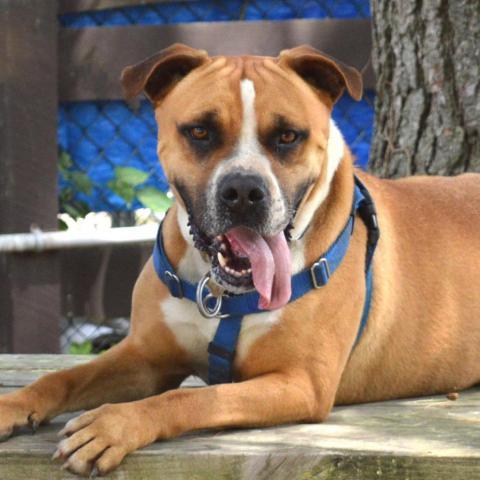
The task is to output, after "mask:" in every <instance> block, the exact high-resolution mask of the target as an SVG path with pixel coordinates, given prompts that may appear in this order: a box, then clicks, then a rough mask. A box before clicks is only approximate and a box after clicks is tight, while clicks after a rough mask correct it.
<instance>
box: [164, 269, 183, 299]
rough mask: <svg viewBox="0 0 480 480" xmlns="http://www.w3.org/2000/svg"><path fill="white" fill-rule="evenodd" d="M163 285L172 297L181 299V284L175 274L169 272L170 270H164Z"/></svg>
mask: <svg viewBox="0 0 480 480" xmlns="http://www.w3.org/2000/svg"><path fill="white" fill-rule="evenodd" d="M165 283H166V284H167V286H168V289H169V290H170V293H171V294H172V296H174V297H176V298H183V288H182V282H181V281H180V279H179V278H178V277H177V275H176V274H175V273H173V272H171V271H170V270H166V271H165Z"/></svg>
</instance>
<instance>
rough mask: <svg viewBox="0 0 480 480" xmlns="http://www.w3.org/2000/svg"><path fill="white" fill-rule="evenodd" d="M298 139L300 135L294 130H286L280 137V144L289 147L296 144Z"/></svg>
mask: <svg viewBox="0 0 480 480" xmlns="http://www.w3.org/2000/svg"><path fill="white" fill-rule="evenodd" d="M297 139H298V133H297V132H295V131H294V130H285V131H284V132H282V133H281V134H280V136H279V137H278V143H280V144H281V145H289V144H292V143H295V142H296V141H297Z"/></svg>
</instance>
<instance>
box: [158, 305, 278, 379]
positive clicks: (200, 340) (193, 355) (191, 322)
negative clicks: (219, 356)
mask: <svg viewBox="0 0 480 480" xmlns="http://www.w3.org/2000/svg"><path fill="white" fill-rule="evenodd" d="M160 308H161V311H162V314H163V318H164V321H165V323H166V324H167V325H168V327H169V328H170V330H171V331H172V332H173V334H174V336H175V339H176V341H177V342H178V344H179V345H180V347H182V348H183V349H184V350H185V351H186V352H187V353H188V355H189V357H190V359H191V361H192V364H193V366H194V368H195V370H196V373H197V374H198V375H199V376H200V377H201V378H203V379H204V380H206V379H207V376H208V375H207V373H208V353H207V348H208V344H209V342H210V341H211V340H212V339H213V337H214V336H215V332H216V330H217V327H218V324H219V320H218V319H216V318H204V317H203V316H202V315H200V313H199V311H198V309H197V305H196V304H195V303H194V302H192V301H190V300H186V299H178V298H174V297H169V298H168V299H166V300H164V301H162V302H161V303H160ZM281 312H282V311H281V310H276V311H274V312H264V313H257V314H253V315H245V316H244V317H243V320H242V328H241V331H240V337H239V339H238V344H237V348H236V359H237V361H239V362H241V361H242V360H243V359H244V358H245V357H246V355H247V354H248V351H249V350H250V348H251V346H252V345H253V344H254V343H255V341H256V340H257V339H258V338H260V337H261V336H263V335H265V334H266V333H267V332H268V331H269V330H270V329H271V327H272V326H273V325H275V324H276V323H277V322H278V321H279V319H280V317H281ZM226 321H228V320H226Z"/></svg>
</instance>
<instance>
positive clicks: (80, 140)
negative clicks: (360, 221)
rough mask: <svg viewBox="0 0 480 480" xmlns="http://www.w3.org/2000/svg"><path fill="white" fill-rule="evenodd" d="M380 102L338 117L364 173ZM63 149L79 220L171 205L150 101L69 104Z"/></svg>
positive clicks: (203, 9)
mask: <svg viewBox="0 0 480 480" xmlns="http://www.w3.org/2000/svg"><path fill="white" fill-rule="evenodd" d="M369 16H370V10H369V2H368V0H337V1H329V0H303V1H293V0H249V1H246V0H229V1H219V0H184V1H176V2H162V3H158V4H148V5H141V6H135V7H126V8H115V9H109V10H103V11H91V12H82V13H78V14H66V15H62V16H61V17H59V21H60V24H61V25H62V26H63V27H66V28H88V27H99V26H101V27H109V26H121V25H132V24H172V23H187V22H197V21H202V22H206V21H211V22H214V21H233V20H245V21H253V20H288V19H294V18H317V19H322V18H368V17H369ZM373 98H374V94H373V92H366V93H365V96H364V99H363V100H362V101H361V102H355V101H353V100H352V99H351V98H350V97H348V95H345V96H344V97H343V98H342V99H341V100H340V101H339V102H338V104H337V106H336V108H335V110H334V115H333V116H334V119H335V120H336V122H337V124H338V125H339V127H340V129H341V131H342V132H343V134H344V136H345V138H346V140H347V142H348V144H349V145H350V146H351V148H352V150H353V153H354V154H355V156H356V157H357V163H358V164H359V165H360V166H363V167H364V166H366V164H367V161H368V152H369V146H370V139H371V134H372V124H373ZM58 144H59V151H60V155H59V159H60V161H59V172H60V173H59V186H60V205H61V209H62V210H63V211H65V212H67V213H69V214H71V215H72V216H82V215H85V214H86V213H87V212H89V211H107V212H125V211H132V210H135V209H137V208H139V207H142V206H146V207H151V208H159V207H160V206H161V205H162V202H165V197H164V192H166V191H167V190H168V184H167V181H166V179H165V176H164V174H163V172H162V169H161V167H160V164H159V163H158V159H157V154H156V124H155V120H154V116H153V111H152V108H151V106H150V104H149V103H148V102H147V101H141V102H139V104H138V106H137V107H136V108H132V107H131V106H129V105H127V104H126V103H125V102H123V101H95V102H67V103H62V104H61V105H60V107H59V127H58ZM75 325H76V324H74V323H73V322H70V324H68V325H66V326H65V329H64V342H67V343H68V342H71V338H73V337H72V335H76V337H75V338H78V335H79V332H81V330H82V328H81V325H80V326H78V325H77V326H75ZM68 329H70V330H68ZM84 330H85V329H84ZM87 330H88V329H86V330H85V332H86V331H87ZM67 331H71V332H73V333H72V335H69V334H66V332H67ZM67 333H68V332H67ZM88 335H89V336H91V335H92V332H90V331H89V332H88ZM63 348H64V349H65V345H64V346H63Z"/></svg>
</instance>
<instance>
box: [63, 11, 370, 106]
mask: <svg viewBox="0 0 480 480" xmlns="http://www.w3.org/2000/svg"><path fill="white" fill-rule="evenodd" d="M59 38H60V50H59V55H60V62H59V65H60V71H59V82H60V99H61V100H62V101H75V100H96V99H118V98H122V91H121V88H120V83H119V78H120V72H121V71H122V69H123V68H124V67H125V66H127V65H130V64H133V63H136V62H138V61H140V60H142V59H143V58H146V57H148V56H150V55H151V54H153V53H154V52H156V51H157V50H160V49H162V48H164V47H167V46H168V45H170V44H172V43H175V42H181V43H186V44H188V45H194V46H195V47H197V48H204V49H206V50H207V51H208V52H209V53H210V54H211V55H219V54H227V55H237V54H245V53H250V54H254V55H272V56H276V55H278V53H279V52H280V51H281V50H283V49H286V48H291V47H294V46H297V45H300V44H302V43H309V44H311V45H313V46H314V47H317V48H319V49H321V50H323V51H325V52H326V53H329V54H330V55H332V56H334V57H336V58H338V59H340V60H342V61H344V62H345V63H347V64H350V65H353V66H355V67H357V68H359V69H362V68H363V67H364V66H365V65H366V64H367V63H368V62H369V58H370V51H371V23H370V21H369V20H365V19H362V20H288V21H282V22H275V21H258V22H211V23H189V24H178V25H141V26H127V27H110V28H85V29H68V28H63V29H60V37H59ZM364 80H365V86H366V88H374V77H373V71H372V69H371V66H369V67H368V68H367V69H366V72H365V75H364Z"/></svg>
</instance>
